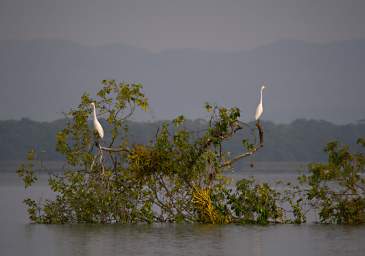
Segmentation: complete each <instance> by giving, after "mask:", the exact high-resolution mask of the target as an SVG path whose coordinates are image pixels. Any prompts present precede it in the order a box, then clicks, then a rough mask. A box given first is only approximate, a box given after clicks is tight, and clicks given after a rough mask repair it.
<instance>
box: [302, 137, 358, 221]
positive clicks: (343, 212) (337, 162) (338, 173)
mask: <svg viewBox="0 0 365 256" xmlns="http://www.w3.org/2000/svg"><path fill="white" fill-rule="evenodd" d="M358 144H360V145H362V146H363V147H365V140H364V139H359V140H358ZM325 151H326V152H327V153H328V162H327V163H315V164H310V165H309V175H307V176H303V177H301V181H302V183H303V184H305V185H307V186H308V188H309V189H308V191H307V193H306V196H307V199H308V200H309V201H310V203H311V204H312V206H313V207H314V208H315V209H316V210H318V212H319V217H320V221H321V222H322V223H338V224H360V223H365V178H364V170H365V156H364V154H363V153H355V154H352V153H351V152H350V151H349V148H348V146H342V147H341V146H340V145H339V144H338V142H331V143H329V144H328V145H327V147H326V149H325Z"/></svg>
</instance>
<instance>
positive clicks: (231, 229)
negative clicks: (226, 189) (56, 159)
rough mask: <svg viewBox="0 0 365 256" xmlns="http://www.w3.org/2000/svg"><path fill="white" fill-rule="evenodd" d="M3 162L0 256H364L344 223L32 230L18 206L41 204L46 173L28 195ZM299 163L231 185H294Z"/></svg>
mask: <svg viewBox="0 0 365 256" xmlns="http://www.w3.org/2000/svg"><path fill="white" fill-rule="evenodd" d="M14 169H15V167H14V166H13V165H12V164H11V163H6V164H0V203H1V210H0V255H1V256H7V255H9V256H10V255H12V256H13V255H27V256H30V255H37V256H42V255H103V256H109V255H192V256H194V255H274V256H275V255H278V256H282V255H365V226H364V225H362V226H350V225H348V226H344V225H319V224H313V223H309V224H303V225H268V226H257V225H244V226H243V225H199V224H194V225H192V224H176V225H175V224H155V225H145V224H140V225H38V224H29V221H28V219H27V215H26V210H25V207H24V206H23V204H22V200H23V199H24V198H25V197H26V196H29V195H32V196H33V197H34V198H47V197H49V196H50V191H49V190H48V188H47V183H46V179H47V175H41V178H40V182H39V183H38V184H37V185H36V186H35V187H33V188H32V191H31V193H29V192H28V191H26V190H25V189H24V187H23V186H22V183H21V182H20V180H19V178H17V177H16V174H15V171H14ZM298 171H305V165H303V164H298V163H257V164H256V165H255V167H254V168H252V169H248V168H247V169H245V168H244V169H243V170H242V171H240V172H231V173H228V175H229V176H231V177H232V178H233V179H239V178H242V177H247V176H255V178H257V179H258V180H261V181H269V182H273V181H275V180H279V179H282V180H289V181H294V180H295V178H296V176H297V174H298Z"/></svg>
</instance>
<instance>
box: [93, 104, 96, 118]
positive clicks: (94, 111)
mask: <svg viewBox="0 0 365 256" xmlns="http://www.w3.org/2000/svg"><path fill="white" fill-rule="evenodd" d="M93 115H94V120H96V110H95V106H94V105H93Z"/></svg>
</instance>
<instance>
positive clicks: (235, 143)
mask: <svg viewBox="0 0 365 256" xmlns="http://www.w3.org/2000/svg"><path fill="white" fill-rule="evenodd" d="M64 125H65V120H57V121H54V122H49V123H47V122H35V121H32V120H29V119H22V120H19V121H0V145H1V147H0V161H8V160H23V159H25V155H26V153H27V151H29V150H30V149H32V148H34V149H36V150H37V151H38V152H39V154H40V157H41V158H42V159H44V160H61V159H62V158H61V156H60V155H59V154H58V153H57V152H55V135H56V132H57V131H59V130H61V129H62V128H63V127H64ZM160 125H161V122H154V123H140V122H130V123H129V131H130V136H129V140H130V141H131V142H132V143H148V142H149V141H151V140H153V139H154V136H155V134H156V131H157V128H158V127H159V126H160ZM186 127H187V128H188V129H190V130H192V131H198V130H201V129H202V128H204V127H206V123H205V121H203V120H194V121H187V124H186ZM263 127H264V130H265V146H264V148H263V149H262V150H260V151H259V152H258V153H257V154H256V155H255V156H254V159H255V160H265V161H321V160H325V159H326V155H325V153H324V152H323V147H324V146H325V145H326V143H327V142H329V141H332V140H340V141H341V142H342V143H344V144H349V145H351V147H352V148H354V149H357V147H356V145H355V141H356V139H357V138H359V137H365V124H364V123H358V124H348V125H335V124H332V123H329V122H326V121H317V120H304V119H300V120H296V121H294V122H292V123H290V124H274V123H272V122H264V123H263ZM106 134H108V132H106ZM242 138H243V134H238V135H237V136H235V137H234V138H233V139H232V140H231V141H229V142H228V143H227V145H225V149H226V150H227V151H230V152H232V154H234V153H237V152H238V151H239V150H240V149H241V141H242Z"/></svg>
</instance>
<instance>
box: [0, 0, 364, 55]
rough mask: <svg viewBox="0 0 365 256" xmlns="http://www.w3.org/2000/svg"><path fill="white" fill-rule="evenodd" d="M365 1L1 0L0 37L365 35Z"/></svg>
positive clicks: (239, 44)
mask: <svg viewBox="0 0 365 256" xmlns="http://www.w3.org/2000/svg"><path fill="white" fill-rule="evenodd" d="M364 13H365V1H364V0H248V1H246V0H245V1H243V0H241V1H239V0H179V1H178V0H119V1H117V0H103V1H95V0H58V1H55V0H0V32H1V33H0V39H2V40H4V39H34V38H52V39H65V40H72V41H75V42H79V43H82V44H92V45H100V44H110V43H126V44H129V45H134V46H139V47H144V48H147V49H150V50H153V51H160V50H163V49H168V48H201V49H221V50H231V49H251V48H254V47H257V46H260V45H264V44H267V43H270V42H273V41H276V40H280V39H298V40H305V41H310V42H329V41H337V40H346V39H354V38H364V37H365V15H364Z"/></svg>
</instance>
